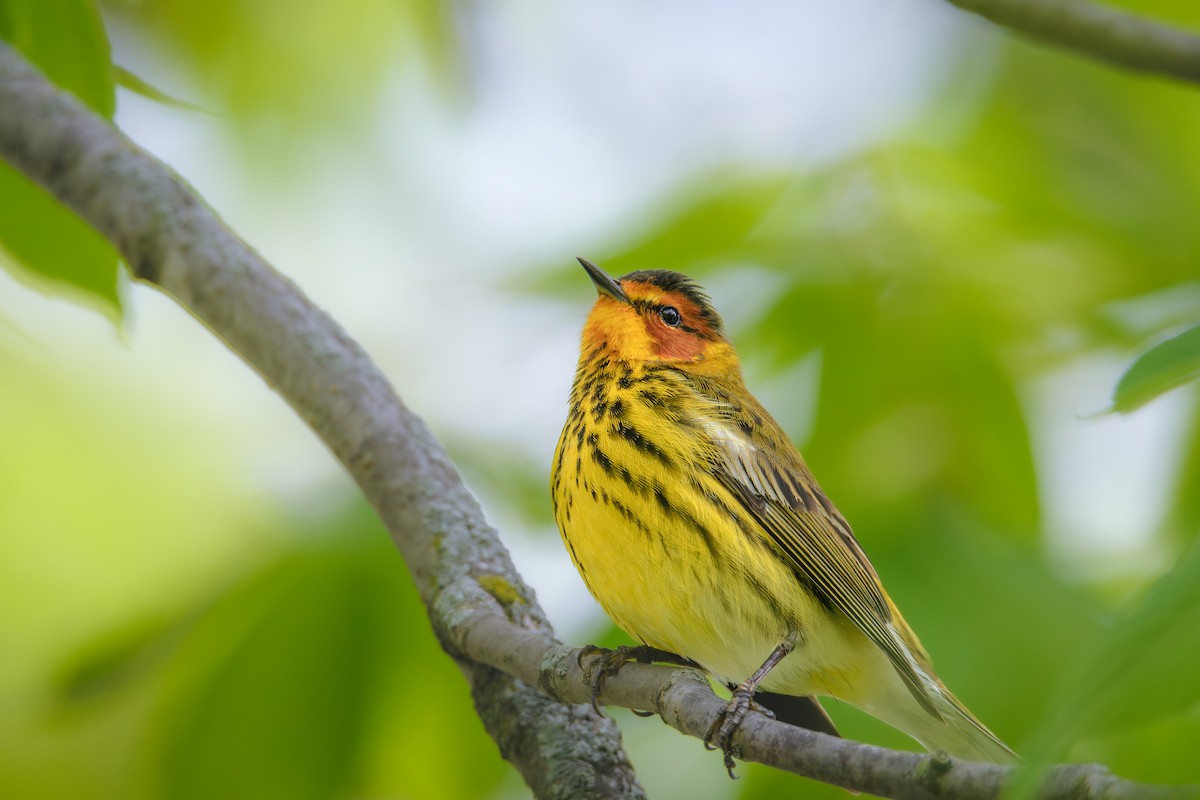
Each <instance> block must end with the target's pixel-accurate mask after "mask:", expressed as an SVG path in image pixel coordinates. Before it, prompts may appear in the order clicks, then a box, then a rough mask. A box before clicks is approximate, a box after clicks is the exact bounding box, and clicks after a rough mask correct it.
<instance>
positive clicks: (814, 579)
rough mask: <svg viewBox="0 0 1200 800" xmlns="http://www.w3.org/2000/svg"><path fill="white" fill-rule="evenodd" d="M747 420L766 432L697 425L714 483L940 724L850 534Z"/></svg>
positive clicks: (798, 465)
mask: <svg viewBox="0 0 1200 800" xmlns="http://www.w3.org/2000/svg"><path fill="white" fill-rule="evenodd" d="M754 417H755V419H756V421H757V422H758V423H759V426H758V427H759V428H760V429H761V428H763V427H765V426H767V425H770V426H771V428H773V430H768V431H761V430H759V431H756V430H755V429H754V428H751V433H747V432H746V431H745V429H744V428H743V427H741V426H739V425H737V424H734V423H732V422H731V421H730V420H729V419H728V412H727V413H726V414H725V415H721V414H705V415H704V418H703V419H702V420H699V423H700V425H701V427H703V429H704V430H705V431H706V433H707V434H708V437H709V439H710V441H711V442H712V444H713V455H714V464H713V467H714V473H715V475H716V477H717V479H718V480H719V481H720V482H721V484H722V485H724V486H725V488H726V489H727V490H728V491H729V492H730V494H732V495H733V497H734V498H736V500H737V501H738V502H739V503H740V504H741V505H742V506H743V507H744V508H745V509H746V510H747V511H748V512H749V513H750V514H751V516H753V517H754V519H755V520H757V521H758V523H759V525H760V526H761V527H762V530H763V531H764V532H765V534H766V535H767V536H768V537H769V538H770V539H771V540H772V541H773V542H774V544H775V545H776V546H777V547H778V549H779V550H780V551H781V552H782V553H783V554H784V555H785V556H786V557H787V558H788V559H789V560H790V561H791V562H792V566H793V568H794V569H795V571H796V573H797V576H798V577H799V578H800V579H801V580H802V581H803V582H804V583H805V584H806V585H807V586H809V587H810V588H811V589H812V591H813V592H815V593H816V595H817V596H818V598H819V599H820V600H821V601H822V602H824V603H825V604H826V605H828V606H829V607H831V608H833V609H836V610H837V611H839V612H841V613H842V614H844V615H845V616H846V617H847V618H848V619H849V620H850V621H851V622H852V623H854V625H856V626H857V627H858V628H859V629H860V630H861V631H862V632H863V633H864V634H866V636H867V637H868V638H869V639H871V641H872V642H874V643H875V644H876V645H877V646H878V647H879V648H880V649H881V650H883V652H884V653H885V654H886V655H887V657H888V659H889V660H890V661H891V663H892V665H893V667H894V668H895V669H896V672H897V673H898V674H899V675H900V678H901V679H902V680H903V681H904V683H905V685H906V686H908V689H909V691H910V692H912V695H913V697H914V698H916V700H917V702H918V703H920V704H921V706H922V707H923V708H925V710H926V711H928V712H929V713H930V714H932V715H933V716H934V717H935V718H938V719H940V718H941V714H939V713H938V711H937V709H936V707H935V706H934V703H933V701H932V700H931V699H930V696H929V692H930V689H931V688H932V687H933V686H936V683H935V681H936V678H932V677H931V673H930V672H929V670H928V668H927V667H926V665H925V664H923V663H921V662H923V661H926V657H925V655H924V653H923V651H920V649H919V648H920V646H919V645H917V646H916V650H917V652H915V653H914V648H912V647H910V646H909V644H908V643H906V642H905V641H904V639H903V638H902V637H901V635H900V634H899V633H898V631H897V629H896V626H895V625H894V624H893V616H892V611H891V605H890V604H889V602H888V600H887V596H886V595H885V594H884V591H883V586H882V585H881V584H880V582H879V576H878V575H877V574H876V572H875V568H874V567H873V566H872V565H871V562H870V561H869V560H868V559H867V556H866V554H865V553H864V552H863V550H862V547H861V546H859V544H858V541H857V540H856V539H855V538H854V534H853V533H852V532H851V530H850V526H849V525H848V524H847V523H846V520H845V519H844V518H843V517H842V515H841V514H840V513H839V512H838V510H837V508H835V507H834V505H833V504H832V503H831V502H830V501H829V500H828V499H827V498H826V497H825V496H824V495H823V494H822V493H821V489H820V487H819V486H818V485H817V482H816V480H815V479H814V478H813V476H812V473H811V472H809V470H808V468H807V466H805V464H804V462H803V460H802V459H801V458H800V455H799V453H797V452H796V451H795V449H794V448H793V447H792V446H791V444H790V442H788V441H787V439H786V437H784V435H783V433H782V431H780V430H778V427H777V426H776V425H775V423H774V421H773V420H771V419H770V417H769V416H768V415H767V414H766V412H765V411H761V410H759V411H758V413H755V414H754ZM755 432H758V433H759V434H760V435H769V434H776V435H777V436H778V439H779V441H780V444H779V445H778V446H775V447H771V448H770V450H766V449H763V448H761V447H759V446H758V444H756V442H755V439H754V437H753V434H754V433H755ZM772 438H775V437H774V436H772ZM781 455H782V457H784V458H786V459H787V460H786V461H785V462H784V463H782V464H780V463H777V461H778V460H779V459H780V457H781Z"/></svg>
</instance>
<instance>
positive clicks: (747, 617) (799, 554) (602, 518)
mask: <svg viewBox="0 0 1200 800" xmlns="http://www.w3.org/2000/svg"><path fill="white" fill-rule="evenodd" d="M580 263H582V264H583V267H584V269H586V270H587V273H588V275H589V276H590V277H591V279H592V282H593V283H595V285H596V288H597V290H598V292H599V297H598V298H597V300H596V305H595V307H593V308H592V311H591V314H590V315H589V316H588V319H587V323H586V324H585V325H584V328H583V338H582V344H581V348H580V350H581V352H580V357H579V366H578V368H577V370H576V372H575V383H574V386H573V387H572V389H571V406H570V413H569V415H568V417H567V423H566V426H565V427H564V428H563V432H562V437H561V438H560V439H559V442H558V448H557V450H556V452H555V455H554V467H553V474H552V476H551V484H552V492H553V496H554V515H555V519H556V520H557V521H558V526H559V529H560V530H561V531H562V536H563V541H564V542H566V545H567V549H568V550H569V551H570V553H571V559H572V560H573V561H574V562H575V566H576V567H578V569H579V573H580V574H581V575H582V576H583V580H584V582H585V583H586V584H587V586H588V589H590V590H591V592H592V594H593V595H595V597H596V599H597V600H598V601H599V602H600V605H601V606H603V607H604V610H605V611H607V612H608V614H609V616H611V617H612V618H613V619H614V620H615V621H616V623H617V624H618V625H619V626H621V628H623V629H624V630H625V632H626V633H628V634H630V635H631V636H633V637H634V638H635V639H637V640H639V641H641V642H642V643H643V644H644V645H646V646H647V647H648V648H653V649H654V650H658V651H664V652H662V653H653V652H652V651H650V650H647V649H643V650H641V651H638V649H637V648H635V649H634V651H638V652H637V655H638V656H641V657H645V656H646V655H647V654H652V655H654V656H656V657H659V658H660V659H661V658H662V657H664V656H667V655H668V654H673V655H674V656H676V657H682V659H681V660H687V661H691V662H694V663H695V664H697V665H699V666H700V667H702V668H703V669H705V670H706V671H707V672H708V673H709V674H711V675H713V676H714V677H715V678H717V679H718V680H720V681H722V682H724V683H725V684H726V685H728V686H730V687H734V686H736V688H735V689H734V692H733V698H732V700H730V702H729V705H728V706H727V707H726V709H725V713H724V715H723V716H722V718H721V719H720V720H718V721H717V724H715V725H714V726H713V729H712V730H711V731H710V732H709V736H708V741H709V743H710V744H713V745H716V746H719V747H720V748H721V749H722V750H724V751H725V761H726V766H730V767H732V760H731V758H730V754H729V750H730V738H731V737H732V735H733V733H734V731H735V730H736V729H737V726H738V725H739V724H740V723H741V720H742V719H743V717H744V716H745V714H746V712H747V710H748V709H756V710H764V706H765V705H766V704H764V706H760V705H759V703H758V702H757V701H756V700H755V699H754V693H755V692H756V690H759V689H761V690H763V691H764V692H767V693H771V694H772V695H776V696H778V695H793V696H795V697H796V698H803V700H801V701H798V702H800V703H808V704H810V711H811V712H813V713H811V714H810V719H812V720H816V721H817V724H816V725H813V724H809V723H805V724H806V725H807V726H808V727H817V728H819V729H825V730H827V731H830V732H835V731H834V729H833V727H832V723H829V722H828V718H827V717H824V714H823V711H820V707H819V705H817V704H816V701H815V700H812V699H811V698H812V696H814V695H829V696H832V697H837V698H840V699H842V700H844V701H846V702H848V703H852V704H853V705H855V706H858V707H859V708H861V709H863V710H864V711H866V712H868V713H870V714H872V715H874V716H876V717H878V718H879V719H881V720H883V721H885V722H887V723H889V724H890V725H893V726H895V727H896V728H899V729H900V730H902V731H904V732H905V733H907V734H909V735H910V736H912V737H913V738H914V739H916V740H917V741H919V742H921V744H923V745H925V746H926V747H928V748H929V749H931V750H932V749H939V748H940V749H943V750H945V751H947V752H949V753H951V754H953V755H956V756H960V757H962V758H968V759H976V760H988V761H1009V760H1012V759H1013V757H1014V756H1013V752H1012V751H1011V750H1009V749H1008V747H1006V746H1005V745H1004V743H1003V742H1001V741H1000V740H999V739H998V738H996V736H995V735H993V734H992V732H991V731H989V730H988V729H987V728H986V727H984V725H983V724H982V723H981V722H979V720H977V719H975V717H974V716H972V715H971V712H969V711H968V710H967V709H966V707H965V706H963V704H962V703H960V702H959V701H958V700H957V699H956V698H955V697H954V695H953V694H951V693H950V691H949V690H948V689H947V688H946V687H945V686H944V685H943V684H942V682H941V680H939V679H938V677H937V675H936V674H935V673H934V671H933V666H932V665H931V664H930V661H929V656H928V655H926V653H925V650H924V649H923V648H922V647H921V643H920V642H919V641H918V640H917V637H916V635H915V634H914V633H913V631H912V629H911V628H910V627H909V626H908V623H906V622H905V621H904V618H903V617H902V616H900V612H899V610H897V608H896V606H895V604H893V603H892V601H891V599H890V598H889V597H888V595H887V593H886V592H885V591H884V590H883V586H882V585H881V584H880V582H879V576H878V575H876V573H875V569H874V567H872V566H871V562H870V561H868V560H867V556H866V554H865V553H863V550H862V548H861V547H860V546H859V544H858V542H857V541H856V540H855V538H854V534H853V533H851V531H850V526H849V525H848V524H847V523H846V520H845V518H843V517H842V515H841V514H840V513H839V512H838V510H837V508H836V507H834V505H833V503H831V502H830V501H829V498H827V497H826V496H825V495H824V493H823V492H822V491H821V487H820V486H818V485H817V481H816V479H815V478H814V477H813V475H812V473H811V472H810V471H809V469H808V466H807V465H806V464H805V463H804V459H803V458H801V457H800V453H799V452H798V451H797V450H796V448H795V447H794V446H793V445H792V444H791V442H789V441H788V439H787V436H786V435H785V434H784V433H783V431H782V430H781V429H780V427H779V425H778V424H777V423H776V422H775V420H773V419H772V418H771V415H770V414H768V413H767V412H766V410H765V409H764V408H763V407H762V406H761V405H759V404H758V401H756V400H755V399H754V397H753V396H751V394H750V393H749V392H748V391H747V390H746V386H745V384H744V383H743V382H742V374H741V368H740V366H739V364H738V357H737V354H736V353H735V352H734V350H733V347H732V346H731V345H730V344H729V342H728V341H727V340H726V339H725V335H724V333H723V331H722V326H721V318H720V317H719V316H718V315H717V312H716V311H715V310H713V307H712V305H711V303H710V302H709V299H708V297H707V296H705V294H704V293H703V292H702V291H701V289H700V288H699V287H698V286H697V285H696V284H695V283H693V282H692V281H691V280H690V279H688V278H686V277H684V276H683V275H680V274H678V273H675V272H668V271H665V270H641V271H638V272H632V273H630V274H628V275H626V276H625V277H623V278H621V279H620V280H615V279H613V278H611V277H609V276H608V275H607V274H606V273H605V272H603V271H602V270H601V269H600V268H599V267H597V266H595V265H594V264H591V263H590V262H588V261H585V260H583V259H580ZM628 657H629V655H628V653H627V652H622V653H620V654H619V655H618V656H616V659H617V660H615V661H612V662H610V663H608V664H607V665H606V668H607V669H608V670H609V672H610V673H611V671H615V669H616V667H617V666H619V664H620V663H623V662H624V660H626V659H627V658H628ZM597 674H598V675H601V674H603V672H598V673H597ZM760 697H761V695H760ZM788 699H789V700H790V699H792V698H788ZM794 707H795V704H793V708H794Z"/></svg>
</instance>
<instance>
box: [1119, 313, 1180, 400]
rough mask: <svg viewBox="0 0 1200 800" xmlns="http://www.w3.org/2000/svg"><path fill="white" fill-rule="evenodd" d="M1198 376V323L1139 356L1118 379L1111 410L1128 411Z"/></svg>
mask: <svg viewBox="0 0 1200 800" xmlns="http://www.w3.org/2000/svg"><path fill="white" fill-rule="evenodd" d="M1197 377H1200V325H1197V326H1195V327H1194V328H1190V329H1188V330H1186V331H1184V332H1183V333H1181V334H1179V335H1178V336H1173V337H1171V338H1170V339H1167V340H1166V341H1164V342H1160V343H1159V344H1157V345H1155V346H1154V347H1152V348H1150V349H1149V350H1147V351H1146V352H1144V353H1142V354H1141V355H1140V356H1138V358H1137V360H1136V361H1134V362H1133V364H1132V365H1131V366H1130V367H1129V369H1128V370H1127V371H1126V372H1125V374H1124V375H1122V376H1121V380H1120V381H1118V382H1117V388H1116V389H1115V390H1114V392H1113V403H1112V407H1113V410H1114V411H1119V412H1121V413H1122V414H1128V413H1129V412H1131V411H1134V410H1136V409H1138V408H1141V407H1142V406H1144V405H1145V404H1146V403H1149V402H1150V401H1151V400H1153V399H1155V398H1156V397H1158V396H1159V395H1161V394H1164V393H1165V392H1168V391H1170V390H1171V389H1174V388H1176V387H1178V386H1182V385H1183V384H1185V383H1187V382H1188V381H1192V380H1195V379H1196V378H1197Z"/></svg>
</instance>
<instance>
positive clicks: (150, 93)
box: [113, 64, 205, 113]
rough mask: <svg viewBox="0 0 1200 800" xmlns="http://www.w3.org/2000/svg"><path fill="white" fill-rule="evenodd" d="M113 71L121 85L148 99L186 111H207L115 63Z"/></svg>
mask: <svg viewBox="0 0 1200 800" xmlns="http://www.w3.org/2000/svg"><path fill="white" fill-rule="evenodd" d="M113 73H114V74H115V75H116V78H117V83H118V84H119V85H120V86H121V87H123V88H125V89H128V90H129V91H131V92H133V93H135V94H140V95H141V96H142V97H145V98H146V99H147V100H153V101H154V102H156V103H161V104H162V105H164V106H171V107H172V108H179V109H182V110H184V111H199V112H202V113H203V112H204V111H205V110H204V109H203V108H201V107H200V106H198V105H196V104H194V103H189V102H187V101H186V100H180V99H179V98H177V97H172V96H171V95H169V94H167V93H166V92H164V91H163V90H162V89H159V88H158V87H157V86H154V85H152V84H151V83H150V82H149V81H146V80H145V79H143V78H141V77H140V76H138V75H135V74H134V73H132V72H130V71H129V70H127V69H125V68H124V67H121V66H117V65H116V64H114V65H113Z"/></svg>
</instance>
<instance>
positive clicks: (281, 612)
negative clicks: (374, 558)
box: [163, 552, 372, 800]
mask: <svg viewBox="0 0 1200 800" xmlns="http://www.w3.org/2000/svg"><path fill="white" fill-rule="evenodd" d="M318 555H320V556H323V557H320V558H318V557H317V556H318ZM337 555H338V554H335V553H328V552H326V553H323V554H320V553H314V554H312V555H306V554H300V555H298V556H294V557H292V558H289V559H288V560H286V561H284V562H282V563H281V564H279V565H278V566H277V567H276V568H274V569H271V570H268V571H267V572H265V573H264V574H262V575H261V576H259V578H258V580H257V583H256V584H255V585H252V586H250V587H247V591H249V592H251V593H253V594H255V595H259V598H257V599H261V600H262V601H263V605H262V606H261V609H260V614H259V616H258V618H257V619H256V620H255V622H254V623H253V624H251V625H249V626H248V627H247V629H246V630H245V633H244V636H243V637H242V638H241V640H240V641H239V642H238V643H237V644H236V645H235V646H234V647H233V648H232V650H231V651H230V653H229V655H228V657H227V658H225V659H223V660H222V661H221V662H220V663H219V664H218V665H217V666H216V668H215V669H214V670H213V671H212V672H210V673H208V674H207V675H206V676H205V677H204V679H203V680H202V681H201V682H198V683H197V684H196V685H195V686H193V687H192V691H191V692H190V693H189V695H188V696H187V697H186V699H185V700H184V702H182V703H181V704H180V706H178V708H177V710H176V712H175V713H176V714H177V715H178V716H177V717H176V719H175V720H174V721H173V722H172V724H171V728H170V729H169V737H168V738H167V740H166V743H165V744H166V749H165V753H164V772H163V778H164V788H165V790H166V794H167V796H169V797H178V798H191V797H194V798H209V797H228V798H241V797H245V798H250V797H289V798H298V799H302V798H314V800H315V799H316V798H326V797H332V796H335V795H338V794H341V793H343V792H344V790H345V785H346V782H347V780H348V779H349V777H350V775H351V774H352V771H353V763H354V756H355V754H356V752H357V749H358V747H359V742H360V739H361V736H362V722H363V716H364V714H365V712H366V706H365V704H364V701H365V698H366V696H367V692H366V691H365V690H366V687H367V686H369V682H368V681H365V680H364V677H365V676H364V672H365V671H368V670H370V668H371V666H372V659H371V657H370V654H371V641H370V640H369V638H367V636H366V633H367V631H366V630H365V629H364V617H363V612H364V611H365V609H364V607H363V605H362V603H363V601H364V600H365V599H366V598H364V597H363V594H362V589H361V587H360V586H358V585H356V584H355V582H354V580H353V573H352V572H350V571H348V570H347V569H346V567H347V566H348V565H347V564H346V563H345V561H344V556H343V558H338V557H337Z"/></svg>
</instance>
